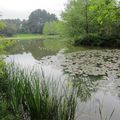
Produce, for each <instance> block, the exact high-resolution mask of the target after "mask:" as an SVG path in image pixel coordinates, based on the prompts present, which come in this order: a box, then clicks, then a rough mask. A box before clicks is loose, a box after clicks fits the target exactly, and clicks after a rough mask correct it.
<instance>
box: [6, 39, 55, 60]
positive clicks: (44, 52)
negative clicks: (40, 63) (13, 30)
mask: <svg viewBox="0 0 120 120" xmlns="http://www.w3.org/2000/svg"><path fill="white" fill-rule="evenodd" d="M7 51H8V52H9V54H12V55H13V54H23V53H24V52H25V53H31V54H32V56H33V57H34V58H35V59H36V60H40V59H41V58H42V57H44V56H48V55H54V54H55V51H52V50H50V49H49V50H48V49H46V48H45V47H44V44H43V40H34V41H33V40H20V41H19V40H18V41H16V43H15V44H14V45H13V46H12V47H10V48H9V49H8V50H7Z"/></svg>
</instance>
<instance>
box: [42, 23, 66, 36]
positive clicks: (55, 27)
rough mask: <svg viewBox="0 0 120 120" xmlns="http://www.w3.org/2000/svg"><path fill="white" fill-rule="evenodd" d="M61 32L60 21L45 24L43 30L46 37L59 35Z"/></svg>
mask: <svg viewBox="0 0 120 120" xmlns="http://www.w3.org/2000/svg"><path fill="white" fill-rule="evenodd" d="M63 31H64V30H63V23H62V21H53V22H46V23H45V25H44V28H43V33H44V34H46V35H61V34H63Z"/></svg>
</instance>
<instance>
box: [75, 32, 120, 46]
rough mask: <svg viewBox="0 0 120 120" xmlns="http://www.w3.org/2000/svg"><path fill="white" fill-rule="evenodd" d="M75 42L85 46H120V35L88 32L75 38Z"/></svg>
mask: <svg viewBox="0 0 120 120" xmlns="http://www.w3.org/2000/svg"><path fill="white" fill-rule="evenodd" d="M74 44H75V45H76V46H77V45H85V46H100V47H117V48H120V37H118V36H115V35H112V36H100V35H97V34H88V35H85V36H83V37H82V38H80V39H79V40H75V42H74Z"/></svg>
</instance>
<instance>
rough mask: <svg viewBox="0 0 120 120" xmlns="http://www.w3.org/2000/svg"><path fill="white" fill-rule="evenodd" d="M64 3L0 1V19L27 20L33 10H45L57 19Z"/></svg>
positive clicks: (65, 1)
mask: <svg viewBox="0 0 120 120" xmlns="http://www.w3.org/2000/svg"><path fill="white" fill-rule="evenodd" d="M66 3H67V0H0V14H2V17H1V18H11V19H14V18H20V19H27V18H28V16H29V14H30V13H31V12H32V11H33V10H36V9H45V10H47V11H48V12H50V13H54V14H56V15H57V16H58V17H59V16H60V13H61V11H62V10H64V7H65V4H66Z"/></svg>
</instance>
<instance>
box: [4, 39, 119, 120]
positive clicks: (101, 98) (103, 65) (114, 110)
mask: <svg viewBox="0 0 120 120" xmlns="http://www.w3.org/2000/svg"><path fill="white" fill-rule="evenodd" d="M59 42H60V41H58V44H59ZM61 42H63V41H61ZM51 43H52V42H51ZM62 44H63V45H61V47H60V46H59V49H56V46H55V45H52V44H51V46H48V45H47V44H46V41H45V40H26V41H25V40H21V41H19V40H18V41H17V42H16V43H15V44H14V45H13V46H12V47H10V48H9V49H8V53H9V55H8V57H7V58H6V61H7V62H8V63H9V62H10V63H11V62H15V63H16V64H18V65H21V66H24V67H28V66H29V68H30V67H31V68H32V67H33V66H34V67H42V69H43V71H44V74H45V77H49V76H52V77H53V78H54V79H57V80H66V79H67V80H68V79H69V80H71V81H72V82H74V83H75V86H76V87H77V88H78V105H77V112H76V119H77V120H120V50H118V49H112V50H109V49H96V48H92V49H89V48H75V47H72V46H70V45H67V44H65V43H64V42H63V43H62ZM111 116H112V117H111ZM106 117H107V119H106ZM110 117H111V119H110Z"/></svg>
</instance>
